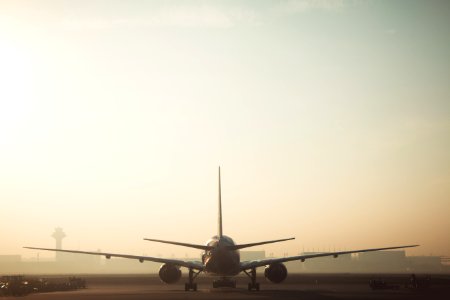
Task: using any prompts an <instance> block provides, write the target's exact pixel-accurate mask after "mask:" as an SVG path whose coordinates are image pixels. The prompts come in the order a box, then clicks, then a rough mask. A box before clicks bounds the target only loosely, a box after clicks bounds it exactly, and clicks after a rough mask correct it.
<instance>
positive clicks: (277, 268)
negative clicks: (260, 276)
mask: <svg viewBox="0 0 450 300" xmlns="http://www.w3.org/2000/svg"><path fill="white" fill-rule="evenodd" d="M264 276H265V277H266V279H267V280H269V281H271V282H273V283H280V282H282V281H283V280H285V279H286V277H287V269H286V266H285V265H283V264H282V263H275V264H271V265H269V266H267V267H266V269H265V270H264Z"/></svg>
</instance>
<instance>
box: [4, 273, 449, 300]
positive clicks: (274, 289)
mask: <svg viewBox="0 0 450 300" xmlns="http://www.w3.org/2000/svg"><path fill="white" fill-rule="evenodd" d="M82 277H83V278H84V279H85V280H86V282H87V285H88V288H87V289H83V290H77V291H67V292H51V293H38V294H30V295H28V296H25V298H26V299H30V300H38V299H40V300H44V299H45V300H47V299H48V300H52V299H55V300H56V299H57V300H75V299H87V300H90V299H92V300H98V299H111V300H119V299H250V300H256V299H265V300H268V299H306V300H307V299H450V276H449V275H444V276H443V275H433V276H431V280H432V285H431V287H430V288H429V289H425V290H413V289H408V288H405V286H404V284H405V283H406V282H407V281H408V275H395V276H394V275H385V276H382V275H376V276H374V275H354V274H352V275H323V274H321V275H312V274H309V275H292V274H290V276H289V277H288V279H287V280H286V282H284V283H282V284H272V283H270V282H266V281H265V279H264V278H259V279H258V281H259V282H260V283H261V291H259V292H256V291H252V292H250V291H248V290H247V283H248V279H247V278H245V277H238V278H237V288H236V289H233V288H221V289H213V288H212V280H213V279H212V278H199V280H197V283H198V291H197V292H185V291H184V282H185V278H182V279H181V280H180V281H179V283H177V284H174V285H165V284H163V283H161V282H160V281H159V278H158V277H157V276H155V275H148V276H144V275H128V276H126V275H115V276H114V275H110V276H103V275H98V276H93V275H86V276H82ZM381 277H382V278H383V279H385V280H386V281H387V282H388V283H390V284H396V285H398V286H399V289H397V290H372V289H371V288H370V287H369V284H368V282H369V280H370V279H374V278H381ZM419 277H420V275H419ZM21 298H23V297H21ZM1 299H17V298H13V297H4V298H1Z"/></svg>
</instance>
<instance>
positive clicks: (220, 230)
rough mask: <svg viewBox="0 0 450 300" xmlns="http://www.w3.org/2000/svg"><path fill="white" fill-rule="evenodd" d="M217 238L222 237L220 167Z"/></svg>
mask: <svg viewBox="0 0 450 300" xmlns="http://www.w3.org/2000/svg"><path fill="white" fill-rule="evenodd" d="M218 225H219V232H218V233H217V234H218V235H219V238H221V237H222V191H221V189H220V166H219V224H218Z"/></svg>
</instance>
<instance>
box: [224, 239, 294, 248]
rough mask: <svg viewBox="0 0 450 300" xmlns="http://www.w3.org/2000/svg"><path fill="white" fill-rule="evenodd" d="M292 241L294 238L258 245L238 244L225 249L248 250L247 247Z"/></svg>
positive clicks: (259, 243)
mask: <svg viewBox="0 0 450 300" xmlns="http://www.w3.org/2000/svg"><path fill="white" fill-rule="evenodd" d="M294 239H295V238H288V239H281V240H272V241H264V242H258V243H250V244H240V245H234V246H228V247H227V248H228V249H229V250H239V249H243V248H249V247H253V246H259V245H265V244H272V243H278V242H284V241H290V240H294Z"/></svg>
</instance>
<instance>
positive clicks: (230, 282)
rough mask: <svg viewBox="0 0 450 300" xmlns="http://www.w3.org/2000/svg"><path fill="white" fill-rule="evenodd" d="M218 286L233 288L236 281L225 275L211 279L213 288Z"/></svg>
mask: <svg viewBox="0 0 450 300" xmlns="http://www.w3.org/2000/svg"><path fill="white" fill-rule="evenodd" d="M219 287H230V288H235V287H236V281H235V280H230V279H229V278H227V277H222V278H221V279H219V280H214V281H213V288H219Z"/></svg>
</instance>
